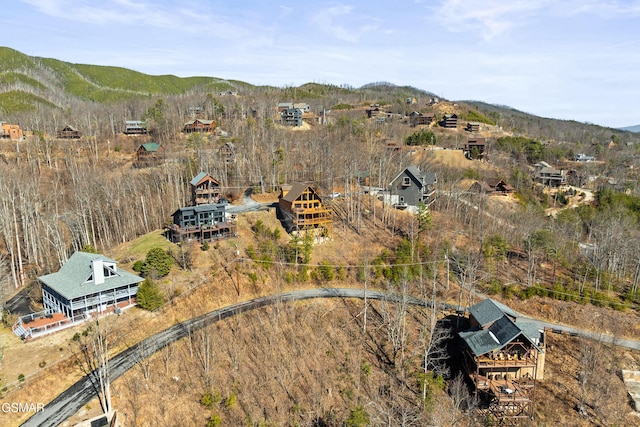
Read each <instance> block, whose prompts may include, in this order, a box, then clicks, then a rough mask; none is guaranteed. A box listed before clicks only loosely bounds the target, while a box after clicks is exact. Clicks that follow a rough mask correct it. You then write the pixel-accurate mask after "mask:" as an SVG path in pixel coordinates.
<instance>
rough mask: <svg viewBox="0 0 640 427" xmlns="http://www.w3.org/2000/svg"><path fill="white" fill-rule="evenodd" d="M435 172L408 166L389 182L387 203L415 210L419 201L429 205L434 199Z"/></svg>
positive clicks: (399, 207)
mask: <svg viewBox="0 0 640 427" xmlns="http://www.w3.org/2000/svg"><path fill="white" fill-rule="evenodd" d="M436 182H437V179H436V174H435V173H432V172H421V171H420V169H418V167H417V166H409V167H408V168H406V169H405V170H403V171H402V172H400V173H399V174H398V175H397V176H396V177H395V178H393V180H392V181H391V184H389V203H391V204H392V205H393V206H394V207H396V208H398V209H408V210H409V211H412V212H413V211H415V210H416V209H417V207H418V204H419V203H420V202H422V203H424V204H425V205H427V206H429V205H430V204H431V203H433V202H434V200H435V184H436Z"/></svg>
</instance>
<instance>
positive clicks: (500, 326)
mask: <svg viewBox="0 0 640 427" xmlns="http://www.w3.org/2000/svg"><path fill="white" fill-rule="evenodd" d="M458 335H459V336H460V338H462V341H463V349H462V357H463V363H462V365H463V369H464V370H465V371H466V373H467V374H468V375H469V378H470V379H471V381H472V382H473V384H474V386H475V393H476V396H477V397H478V398H479V403H480V410H481V411H484V412H485V414H486V415H487V416H489V417H492V418H494V419H496V420H497V421H498V422H500V423H505V422H514V421H517V420H518V419H532V418H533V413H534V412H533V410H534V398H535V390H536V381H537V380H541V379H543V377H544V360H545V348H544V330H542V329H539V327H538V326H537V325H536V324H534V323H531V322H521V321H519V320H518V319H517V314H516V313H515V312H514V311H513V310H511V309H510V308H509V307H507V306H505V305H503V304H500V303H499V302H497V301H494V300H492V299H486V300H483V301H481V302H479V303H478V304H476V305H474V306H472V307H469V329H468V330H465V331H463V332H459V333H458Z"/></svg>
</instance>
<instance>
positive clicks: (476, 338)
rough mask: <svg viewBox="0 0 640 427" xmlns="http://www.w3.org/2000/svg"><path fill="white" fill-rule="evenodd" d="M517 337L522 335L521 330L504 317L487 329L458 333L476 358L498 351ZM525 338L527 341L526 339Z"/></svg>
mask: <svg viewBox="0 0 640 427" xmlns="http://www.w3.org/2000/svg"><path fill="white" fill-rule="evenodd" d="M518 335H524V334H523V333H522V330H521V329H520V328H519V327H518V325H516V324H515V323H514V322H513V321H512V320H511V319H509V318H508V317H507V316H504V315H503V316H502V317H501V318H500V319H498V320H497V321H495V322H494V323H493V324H492V325H491V326H490V327H489V328H487V329H480V330H476V331H465V332H460V337H461V338H462V339H463V340H464V341H465V343H467V345H468V346H469V348H470V349H471V351H472V352H473V354H474V355H476V356H480V355H483V354H486V353H489V352H490V351H494V350H499V349H501V348H502V347H504V346H505V345H507V344H509V343H510V342H511V341H513V340H514V339H515V338H516V337H518ZM525 338H526V339H527V340H528V337H525Z"/></svg>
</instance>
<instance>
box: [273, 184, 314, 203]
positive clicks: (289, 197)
mask: <svg viewBox="0 0 640 427" xmlns="http://www.w3.org/2000/svg"><path fill="white" fill-rule="evenodd" d="M307 188H310V186H309V184H303V183H301V182H296V183H295V184H293V185H292V186H291V189H290V190H289V191H288V192H287V194H285V195H284V197H283V198H282V199H283V200H286V201H287V202H293V201H294V200H296V199H297V198H298V197H300V195H301V194H302V193H303V192H304V190H306V189H307ZM311 191H313V192H314V193H315V191H314V190H313V188H311ZM316 195H317V194H316ZM318 198H320V196H318Z"/></svg>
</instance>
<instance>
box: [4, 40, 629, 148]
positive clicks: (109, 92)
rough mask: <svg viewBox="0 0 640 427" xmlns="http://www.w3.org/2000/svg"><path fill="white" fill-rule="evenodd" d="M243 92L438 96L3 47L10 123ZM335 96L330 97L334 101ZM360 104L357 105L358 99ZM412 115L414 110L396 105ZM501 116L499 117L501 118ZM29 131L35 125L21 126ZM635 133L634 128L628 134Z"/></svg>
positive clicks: (571, 138)
mask: <svg viewBox="0 0 640 427" xmlns="http://www.w3.org/2000/svg"><path fill="white" fill-rule="evenodd" d="M225 91H235V92H237V91H240V92H243V93H244V94H260V93H264V92H265V91H266V92H276V93H280V98H281V99H285V98H287V97H288V98H289V99H293V98H296V99H307V100H309V99H314V100H320V99H322V100H323V101H329V100H332V101H333V102H335V103H333V104H332V103H331V102H328V103H326V102H323V103H322V104H323V107H324V108H327V109H330V108H332V107H333V106H336V105H339V103H340V102H339V101H340V100H341V98H343V97H344V98H351V99H369V100H373V101H376V100H377V101H382V102H387V103H388V102H393V103H401V102H404V100H405V99H406V98H407V97H416V96H417V97H427V96H434V94H433V93H431V92H428V91H426V90H423V89H418V88H414V87H409V86H396V85H394V84H392V83H388V82H375V83H371V84H368V85H364V86H362V87H360V88H354V87H348V86H347V87H345V86H340V87H338V86H333V85H326V84H317V83H308V84H305V85H301V86H299V87H286V88H275V87H271V86H265V87H260V86H254V85H251V84H249V83H246V82H242V81H238V80H225V79H220V78H216V77H205V76H200V77H177V76H173V75H162V76H152V75H148V74H144V73H140V72H137V71H133V70H130V69H127V68H122V67H112V66H100V65H87V64H73V63H69V62H64V61H60V60H57V59H52V58H41V57H33V56H28V55H25V54H23V53H20V52H18V51H16V50H14V49H11V48H8V47H0V112H1V113H2V116H3V119H4V120H5V121H7V120H10V119H12V118H13V117H16V118H20V117H21V116H22V114H21V113H24V112H31V111H34V110H35V109H36V108H39V109H41V108H53V109H56V110H68V111H70V112H71V113H72V114H73V111H75V110H78V109H83V108H86V106H83V104H85V103H99V104H113V103H119V102H120V103H121V102H127V101H135V100H140V99H142V100H145V99H146V100H147V101H148V100H150V99H151V98H153V97H170V96H185V95H193V94H196V93H211V94H218V93H220V92H225ZM327 98H328V99H327ZM351 102H353V101H351ZM459 102H461V103H464V104H468V106H470V107H471V108H476V109H478V110H480V111H482V112H483V113H484V114H485V115H486V116H487V117H491V118H492V119H491V120H492V122H495V124H497V125H498V126H502V127H504V128H506V129H509V130H513V131H515V132H518V133H522V134H526V135H529V136H532V137H536V138H539V139H543V140H549V139H551V140H558V141H567V142H570V143H576V142H582V143H589V144H594V143H601V142H602V140H603V139H606V138H609V137H611V136H612V135H616V136H617V137H618V138H619V139H620V140H631V141H639V140H640V138H638V137H636V136H630V135H629V132H628V131H627V130H626V129H609V128H605V127H602V126H597V125H591V124H588V123H579V122H576V121H570V120H555V119H550V118H542V117H537V116H535V115H532V114H528V113H524V112H520V111H517V110H514V109H513V108H510V107H508V106H498V105H491V104H486V103H483V102H481V101H459ZM397 109H398V111H404V112H408V110H407V108H406V107H404V108H397ZM497 117H500V119H499V120H495V119H496V118H497ZM22 125H23V126H25V127H27V128H28V127H30V126H29V125H28V124H26V123H23V124H22ZM629 130H631V129H629Z"/></svg>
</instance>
